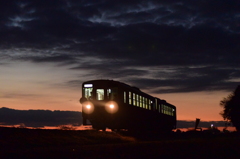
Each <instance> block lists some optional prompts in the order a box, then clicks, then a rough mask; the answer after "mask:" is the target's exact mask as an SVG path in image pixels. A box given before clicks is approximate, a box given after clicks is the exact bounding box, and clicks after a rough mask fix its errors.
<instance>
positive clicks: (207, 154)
mask: <svg viewBox="0 0 240 159" xmlns="http://www.w3.org/2000/svg"><path fill="white" fill-rule="evenodd" d="M0 156H1V158H96V159H97V158H104V159H106V158H160V157H164V158H224V159H226V158H236V159H237V158H240V137H239V135H238V134H236V133H229V134H218V135H214V134H202V133H197V134H193V133H181V134H177V133H173V134H171V135H168V136H166V135H157V134H140V133H136V134H129V133H126V132H125V133H121V134H119V133H115V132H97V131H92V130H86V131H76V130H42V129H20V128H3V127H2V128H0Z"/></svg>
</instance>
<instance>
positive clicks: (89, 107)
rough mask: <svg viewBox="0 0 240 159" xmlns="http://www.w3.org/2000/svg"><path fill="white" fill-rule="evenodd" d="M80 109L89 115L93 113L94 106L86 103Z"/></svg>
mask: <svg viewBox="0 0 240 159" xmlns="http://www.w3.org/2000/svg"><path fill="white" fill-rule="evenodd" d="M82 105H83V107H82V111H83V112H84V113H86V114H91V113H92V112H93V111H94V106H93V104H92V103H91V102H89V101H86V102H84V103H83V104H82Z"/></svg>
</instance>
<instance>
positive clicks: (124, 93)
mask: <svg viewBox="0 0 240 159" xmlns="http://www.w3.org/2000/svg"><path fill="white" fill-rule="evenodd" d="M123 101H124V103H126V92H125V91H124V92H123Z"/></svg>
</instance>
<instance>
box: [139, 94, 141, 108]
mask: <svg viewBox="0 0 240 159" xmlns="http://www.w3.org/2000/svg"><path fill="white" fill-rule="evenodd" d="M139 103H140V107H141V108H142V96H139Z"/></svg>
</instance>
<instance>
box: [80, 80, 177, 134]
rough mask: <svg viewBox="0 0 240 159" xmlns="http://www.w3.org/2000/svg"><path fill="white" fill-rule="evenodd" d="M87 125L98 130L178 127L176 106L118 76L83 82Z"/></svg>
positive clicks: (84, 121) (150, 129) (165, 129)
mask: <svg viewBox="0 0 240 159" xmlns="http://www.w3.org/2000/svg"><path fill="white" fill-rule="evenodd" d="M80 103H81V104H82V118H83V125H87V124H88V122H87V121H89V122H90V123H91V124H92V127H93V128H94V129H97V130H105V129H106V128H109V129H112V130H114V131H116V130H123V129H124V130H129V131H130V130H133V131H152V130H154V131H161V132H169V131H171V130H172V129H175V128H176V107H175V106H174V105H172V104H170V103H168V102H166V101H165V100H161V99H159V98H156V97H153V96H151V95H149V94H147V93H144V92H142V91H141V90H140V89H139V88H137V87H132V86H130V85H127V84H125V83H122V82H118V81H114V80H91V81H86V82H84V83H83V84H82V97H81V98H80Z"/></svg>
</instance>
